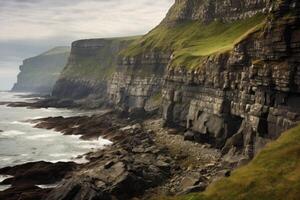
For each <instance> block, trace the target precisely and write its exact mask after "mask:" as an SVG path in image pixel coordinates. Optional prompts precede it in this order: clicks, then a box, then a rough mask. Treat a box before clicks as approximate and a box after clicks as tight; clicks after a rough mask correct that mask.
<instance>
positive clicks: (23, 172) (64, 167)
mask: <svg viewBox="0 0 300 200" xmlns="http://www.w3.org/2000/svg"><path fill="white" fill-rule="evenodd" d="M76 168H77V164H75V163H73V162H66V163H64V162H58V163H50V162H44V161H41V162H34V163H26V164H23V165H18V166H15V167H5V168H2V169H0V174H2V175H11V176H13V177H11V178H8V179H6V180H4V181H3V182H2V183H1V184H8V185H13V186H22V185H45V184H54V183H56V182H58V181H60V180H62V179H63V178H64V177H65V176H66V175H67V174H68V173H70V172H71V171H73V170H75V169H76Z"/></svg>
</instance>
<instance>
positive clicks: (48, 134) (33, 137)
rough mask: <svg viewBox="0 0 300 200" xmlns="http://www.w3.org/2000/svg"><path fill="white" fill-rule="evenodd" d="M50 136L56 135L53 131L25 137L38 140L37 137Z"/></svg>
mask: <svg viewBox="0 0 300 200" xmlns="http://www.w3.org/2000/svg"><path fill="white" fill-rule="evenodd" d="M52 137H57V135H55V134H53V133H45V134H39V135H31V136H27V137H25V138H26V139H28V140H38V139H43V138H52Z"/></svg>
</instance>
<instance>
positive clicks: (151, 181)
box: [0, 102, 232, 200]
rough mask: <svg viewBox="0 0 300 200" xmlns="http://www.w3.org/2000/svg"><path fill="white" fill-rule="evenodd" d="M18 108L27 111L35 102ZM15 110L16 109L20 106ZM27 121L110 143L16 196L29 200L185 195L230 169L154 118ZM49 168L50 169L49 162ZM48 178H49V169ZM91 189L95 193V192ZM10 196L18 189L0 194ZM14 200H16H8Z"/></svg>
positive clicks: (116, 115)
mask: <svg viewBox="0 0 300 200" xmlns="http://www.w3.org/2000/svg"><path fill="white" fill-rule="evenodd" d="M15 105H16V104H9V105H8V106H15ZM24 105H26V107H28V105H31V106H32V105H33V106H36V105H41V103H36V102H31V103H29V104H28V103H26V104H23V106H24ZM16 106H17V107H18V106H21V103H20V104H18V105H16ZM47 106H48V105H46V107H47ZM29 122H31V123H35V126H34V127H35V128H42V129H48V130H55V131H57V132H60V133H62V134H64V135H80V139H83V140H93V139H98V138H99V137H102V138H104V139H108V140H110V141H112V142H113V144H112V145H110V146H107V147H106V148H104V149H101V150H96V151H92V152H88V153H86V154H84V155H82V156H86V159H88V160H89V162H87V163H84V164H80V165H78V166H77V168H76V169H75V170H71V171H68V172H66V174H65V175H66V176H67V177H64V179H63V180H62V182H61V184H60V185H59V186H58V187H54V188H47V189H45V188H44V189H43V188H39V189H37V188H33V187H35V185H31V187H25V189H24V190H23V191H21V193H26V192H29V191H30V194H32V195H34V197H35V198H37V197H38V196H39V195H41V193H44V192H45V194H44V195H45V196H42V197H41V198H40V199H44V198H45V199H47V198H48V199H52V198H53V199H59V198H64V196H61V195H68V194H70V192H74V190H76V193H78V195H79V194H82V193H84V194H86V195H88V196H89V198H96V197H97V198H98V196H93V195H96V193H97V195H99V194H101V195H102V196H101V197H100V198H103V199H105V198H113V197H116V198H118V199H131V198H133V197H138V198H140V199H149V198H152V197H155V196H160V195H166V194H167V195H178V194H186V193H190V192H197V191H203V190H204V189H205V188H206V186H207V185H208V184H209V183H211V182H212V181H213V180H215V179H217V178H219V177H223V176H226V175H228V173H229V172H230V170H232V166H229V165H226V164H222V163H221V161H220V159H221V153H220V152H219V151H218V150H216V149H213V148H211V147H210V146H209V145H203V144H197V143H194V142H191V141H185V140H184V136H183V132H181V131H180V130H177V129H170V128H162V127H163V122H162V120H161V119H160V118H158V117H156V116H155V115H149V116H143V117H142V118H141V117H139V116H135V115H133V116H127V115H124V113H120V112H115V111H109V112H106V113H104V114H101V115H97V114H95V115H91V116H72V117H61V116H60V117H46V118H40V119H33V120H29ZM208 155H209V156H208ZM41 162H42V161H41ZM26 164H28V163H26ZM26 164H24V165H26ZM37 164H39V163H37ZM51 165H52V166H55V164H53V163H52V164H50V166H51ZM17 167H18V166H17ZM19 167H22V166H19ZM54 168H55V167H54ZM0 173H1V169H0ZM48 173H50V174H51V170H50V171H48ZM79 177H80V178H79ZM83 180H84V181H83ZM29 182H30V181H29ZM50 184H55V183H54V182H51V183H50ZM76 185H80V187H78V188H77V187H75V186H76ZM24 186H28V185H27V184H25V185H23V186H22V187H23V188H24ZM94 188H98V189H97V192H95V191H94ZM98 190H100V191H98ZM12 191H14V192H15V191H19V192H20V188H19V187H17V188H15V187H13V188H10V189H8V190H5V191H2V192H0V197H1V195H9V194H10V193H11V192H12ZM34 191H36V192H34ZM46 194H47V195H46ZM46 196H47V198H46ZM6 198H7V197H6ZM8 199H9V198H8ZM14 199H17V198H10V199H9V200H14ZM37 199H39V198H37Z"/></svg>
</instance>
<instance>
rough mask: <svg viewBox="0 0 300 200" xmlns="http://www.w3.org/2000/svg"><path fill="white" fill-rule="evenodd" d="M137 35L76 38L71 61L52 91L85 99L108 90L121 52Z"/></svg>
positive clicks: (62, 95)
mask: <svg viewBox="0 0 300 200" xmlns="http://www.w3.org/2000/svg"><path fill="white" fill-rule="evenodd" d="M135 38H136V37H129V38H111V39H87V40H79V41H75V42H73V44H72V49H71V54H70V57H69V60H68V63H67V65H66V67H65V68H64V69H63V71H62V73H61V75H60V77H59V79H58V81H57V83H56V84H55V87H54V89H53V92H52V95H53V96H55V97H60V98H74V99H81V98H84V97H87V96H89V95H90V94H100V95H103V94H106V90H107V81H108V80H110V78H111V77H112V75H113V73H114V72H115V70H116V65H117V55H118V52H119V51H120V50H121V49H123V48H125V47H126V46H127V45H128V44H129V43H130V42H131V41H132V40H133V39H135Z"/></svg>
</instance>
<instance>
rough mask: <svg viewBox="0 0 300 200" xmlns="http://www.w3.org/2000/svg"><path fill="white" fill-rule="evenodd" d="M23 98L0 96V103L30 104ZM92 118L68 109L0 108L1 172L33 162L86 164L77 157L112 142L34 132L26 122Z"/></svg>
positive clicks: (28, 100)
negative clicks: (50, 118) (46, 119)
mask: <svg viewBox="0 0 300 200" xmlns="http://www.w3.org/2000/svg"><path fill="white" fill-rule="evenodd" d="M26 95H28V93H12V92H0V102H20V101H22V102H26V101H27V102H30V101H32V99H31V98H25V97H24V96H26ZM91 114H92V113H90V112H84V111H78V110H68V109H56V108H49V109H44V108H42V109H28V108H15V107H8V106H6V105H0V130H1V131H0V168H3V167H7V166H15V165H19V164H24V163H27V162H34V161H50V162H58V161H74V162H77V163H83V162H87V160H86V159H85V158H84V157H82V156H79V155H83V154H85V153H87V152H90V151H95V150H97V149H101V148H104V147H105V146H107V145H110V144H111V142H110V141H109V140H105V139H102V138H99V139H98V140H92V141H84V140H81V139H79V137H80V136H68V135H63V134H61V133H60V132H56V131H54V130H45V129H39V128H34V125H35V124H32V123H30V122H28V120H32V119H38V118H44V117H55V116H63V117H70V116H79V115H91ZM79 157H80V158H79ZM0 179H1V177H0Z"/></svg>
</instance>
